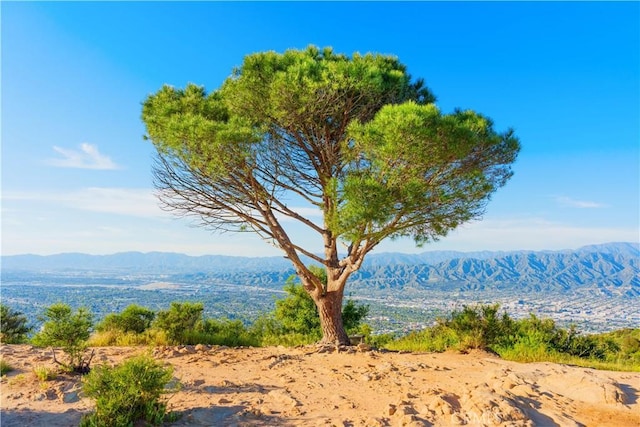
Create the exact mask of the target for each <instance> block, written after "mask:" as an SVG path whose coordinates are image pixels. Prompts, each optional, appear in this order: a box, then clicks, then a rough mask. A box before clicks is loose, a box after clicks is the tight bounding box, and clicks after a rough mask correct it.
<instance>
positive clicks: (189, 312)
mask: <svg viewBox="0 0 640 427" xmlns="http://www.w3.org/2000/svg"><path fill="white" fill-rule="evenodd" d="M203 311H204V305H203V304H202V303H201V302H193V303H192V302H172V303H171V306H170V307H169V309H168V310H160V311H159V312H158V314H157V316H156V320H155V321H154V323H153V326H154V327H156V328H158V329H160V330H161V331H164V332H165V333H166V334H167V338H169V340H170V341H171V342H172V343H174V344H182V343H183V341H184V337H185V335H186V334H187V333H189V332H193V331H194V330H195V329H196V326H197V325H198V323H200V322H202V320H203V319H202V313H203Z"/></svg>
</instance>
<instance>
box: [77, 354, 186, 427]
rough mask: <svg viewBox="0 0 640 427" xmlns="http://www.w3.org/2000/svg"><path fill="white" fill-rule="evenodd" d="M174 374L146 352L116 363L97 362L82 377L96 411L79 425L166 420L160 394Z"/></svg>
mask: <svg viewBox="0 0 640 427" xmlns="http://www.w3.org/2000/svg"><path fill="white" fill-rule="evenodd" d="M172 376H173V368H172V367H164V366H162V365H160V364H159V363H158V362H156V361H155V360H153V359H152V358H151V357H149V356H138V357H135V358H132V359H129V360H127V361H125V362H124V363H123V364H122V365H119V366H116V367H109V366H98V367H96V368H95V369H93V371H92V372H91V373H89V375H87V376H86V377H85V378H84V379H83V384H82V391H83V392H84V394H85V395H86V396H88V397H90V398H93V399H95V400H96V411H95V412H94V413H92V414H90V415H87V416H85V417H84V418H83V419H82V422H81V423H80V425H81V426H82V427H109V426H134V425H141V424H140V422H144V424H142V425H148V424H151V425H159V424H161V423H162V422H164V421H165V419H166V417H167V414H166V403H165V402H163V401H161V399H160V398H161V396H162V395H163V394H165V393H167V390H166V389H165V387H166V386H167V384H169V382H170V381H171V379H172Z"/></svg>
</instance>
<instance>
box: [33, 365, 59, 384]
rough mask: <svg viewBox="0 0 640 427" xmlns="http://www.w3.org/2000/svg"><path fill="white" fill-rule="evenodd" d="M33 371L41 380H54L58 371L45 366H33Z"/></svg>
mask: <svg viewBox="0 0 640 427" xmlns="http://www.w3.org/2000/svg"><path fill="white" fill-rule="evenodd" d="M33 373H34V374H35V376H36V377H37V378H38V379H39V380H40V381H41V382H45V381H51V380H55V379H56V378H57V377H58V373H57V372H56V370H55V369H51V368H48V367H46V366H36V367H34V368H33Z"/></svg>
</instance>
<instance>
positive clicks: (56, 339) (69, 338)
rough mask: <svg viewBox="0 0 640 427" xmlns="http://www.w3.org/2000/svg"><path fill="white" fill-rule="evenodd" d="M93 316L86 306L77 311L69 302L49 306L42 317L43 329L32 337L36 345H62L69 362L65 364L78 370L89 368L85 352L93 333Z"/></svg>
mask: <svg viewBox="0 0 640 427" xmlns="http://www.w3.org/2000/svg"><path fill="white" fill-rule="evenodd" d="M92 319H93V316H92V314H91V312H89V311H88V310H87V309H86V308H83V307H81V308H79V309H78V310H77V311H76V312H75V313H74V312H73V311H72V310H71V307H69V306H68V305H67V304H64V303H57V304H53V305H51V306H49V307H48V308H47V309H46V310H45V313H44V316H43V317H42V321H43V322H44V324H43V325H42V329H41V331H40V332H38V333H37V334H36V335H35V336H34V337H33V339H32V342H33V344H34V345H37V346H42V347H47V346H51V347H61V348H62V350H63V351H64V352H65V353H66V354H67V356H68V358H69V363H68V364H65V365H64V366H65V367H67V368H69V369H72V370H74V371H77V372H84V371H85V370H86V369H88V366H85V362H84V352H85V350H86V349H87V340H88V339H89V335H90V333H91V327H92V324H93V320H92Z"/></svg>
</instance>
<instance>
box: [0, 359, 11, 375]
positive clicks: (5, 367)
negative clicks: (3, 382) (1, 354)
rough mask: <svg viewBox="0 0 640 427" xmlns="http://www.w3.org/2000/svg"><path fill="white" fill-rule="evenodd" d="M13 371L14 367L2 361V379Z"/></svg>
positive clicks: (0, 372) (0, 360)
mask: <svg viewBox="0 0 640 427" xmlns="http://www.w3.org/2000/svg"><path fill="white" fill-rule="evenodd" d="M11 371H13V366H11V365H10V364H9V362H7V361H6V360H4V359H0V377H1V376H3V375H5V374H7V373H8V372H11Z"/></svg>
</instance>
